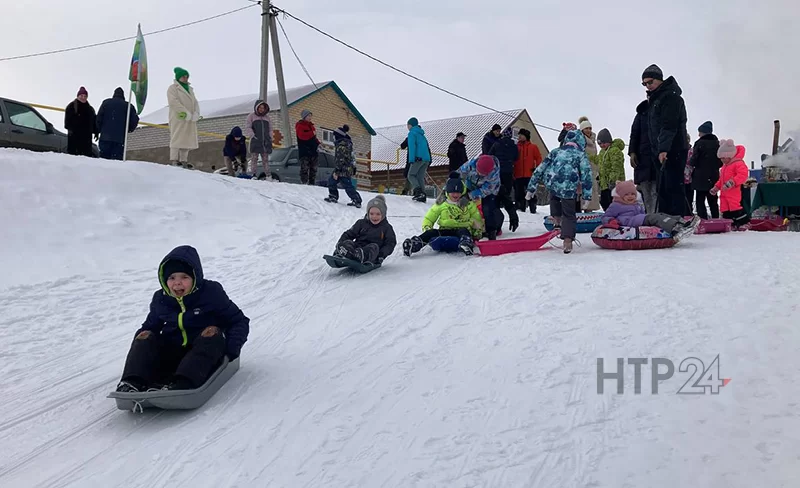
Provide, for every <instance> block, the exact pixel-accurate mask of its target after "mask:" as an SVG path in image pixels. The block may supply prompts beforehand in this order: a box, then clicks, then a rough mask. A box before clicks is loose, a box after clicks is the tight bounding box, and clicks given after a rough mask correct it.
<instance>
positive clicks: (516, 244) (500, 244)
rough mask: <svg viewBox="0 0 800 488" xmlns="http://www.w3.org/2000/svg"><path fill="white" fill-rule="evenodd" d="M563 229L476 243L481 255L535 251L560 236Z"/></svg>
mask: <svg viewBox="0 0 800 488" xmlns="http://www.w3.org/2000/svg"><path fill="white" fill-rule="evenodd" d="M560 233H561V231H557V230H553V231H550V232H548V233H546V234H542V235H540V236H536V237H520V238H518V239H502V240H499V241H478V242H476V243H475V245H477V246H478V249H480V250H481V256H500V255H501V254H510V253H514V252H525V251H535V250H537V249H540V248H541V247H542V246H544V245H545V244H547V243H548V242H550V241H551V240H552V239H554V238H556V237H558V235H559V234H560Z"/></svg>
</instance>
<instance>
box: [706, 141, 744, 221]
mask: <svg viewBox="0 0 800 488" xmlns="http://www.w3.org/2000/svg"><path fill="white" fill-rule="evenodd" d="M744 154H745V148H744V146H737V145H736V144H734V142H733V139H723V140H721V141H720V142H719V150H718V151H717V157H718V158H719V159H720V160H721V161H722V169H720V170H719V180H718V181H717V183H716V184H715V185H714V187H713V188H712V189H711V191H710V192H709V193H711V194H712V195H716V194H717V193H719V199H720V202H719V209H720V210H721V211H722V218H723V219H731V220H733V225H734V227H735V228H736V230H748V229H749V228H750V216H749V215H747V212H746V211H745V210H744V208H743V207H742V184H743V183H744V182H745V181H747V178H748V177H749V176H750V171H749V170H748V169H747V164H745V162H744Z"/></svg>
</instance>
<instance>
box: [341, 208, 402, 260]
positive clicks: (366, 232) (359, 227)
mask: <svg viewBox="0 0 800 488" xmlns="http://www.w3.org/2000/svg"><path fill="white" fill-rule="evenodd" d="M342 241H352V242H353V243H354V244H355V245H356V247H364V246H366V245H367V244H377V245H378V247H379V248H380V251H379V252H378V258H379V259H381V260H383V259H386V257H388V256H389V255H391V254H392V253H393V252H394V248H395V247H396V246H397V236H396V235H395V233H394V228H393V227H392V225H391V224H390V223H389V221H388V220H386V219H383V220H381V221H380V223H378V224H377V225H376V224H373V223H372V222H371V221H370V220H369V218H367V217H365V218H363V219H360V220H357V221H356V223H355V224H353V226H352V227H351V228H349V229H347V230H346V231H344V234H342V237H340V238H339V242H342Z"/></svg>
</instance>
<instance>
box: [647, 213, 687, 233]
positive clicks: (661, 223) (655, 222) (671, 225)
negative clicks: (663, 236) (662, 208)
mask: <svg viewBox="0 0 800 488" xmlns="http://www.w3.org/2000/svg"><path fill="white" fill-rule="evenodd" d="M682 221H683V218H681V217H675V216H674V215H667V214H663V213H651V214H647V215H645V216H644V223H643V224H642V225H651V226H654V227H659V228H661V229H663V230H665V231H667V232H672V231H673V230H675V226H677V225H678V224H679V223H681V222H682Z"/></svg>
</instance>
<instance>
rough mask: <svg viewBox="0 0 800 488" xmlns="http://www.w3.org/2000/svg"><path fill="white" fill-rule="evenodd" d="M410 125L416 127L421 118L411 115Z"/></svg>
mask: <svg viewBox="0 0 800 488" xmlns="http://www.w3.org/2000/svg"><path fill="white" fill-rule="evenodd" d="M408 125H410V126H411V127H416V126H418V125H419V120H417V118H416V117H411V118H410V119H408Z"/></svg>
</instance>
